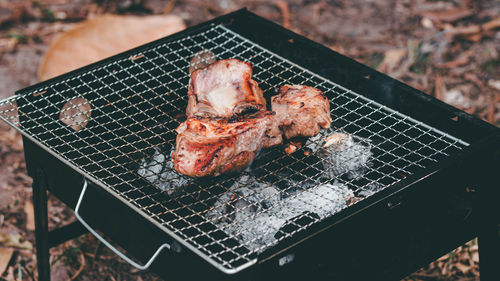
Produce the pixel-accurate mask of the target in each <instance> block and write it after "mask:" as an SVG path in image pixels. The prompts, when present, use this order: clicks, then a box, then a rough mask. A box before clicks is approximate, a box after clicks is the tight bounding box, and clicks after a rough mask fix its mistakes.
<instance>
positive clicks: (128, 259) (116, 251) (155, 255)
mask: <svg viewBox="0 0 500 281" xmlns="http://www.w3.org/2000/svg"><path fill="white" fill-rule="evenodd" d="M86 190H87V180H86V179H84V180H83V188H82V192H81V193H80V197H79V198H78V203H76V207H75V216H76V218H77V219H78V220H79V221H80V223H81V224H83V226H85V228H87V230H88V231H89V232H90V233H92V235H94V236H95V237H97V239H99V240H100V241H101V242H102V243H103V244H104V245H106V246H107V247H108V248H109V249H111V251H113V252H115V254H117V255H118V256H119V257H120V258H122V259H124V260H125V261H126V262H128V263H129V264H130V265H132V266H133V267H135V268H137V269H139V270H144V269H147V268H148V267H149V266H150V265H151V264H152V263H153V261H154V260H155V259H156V257H157V256H158V255H159V254H160V252H161V250H163V249H164V248H167V249H170V245H169V244H167V243H165V244H163V245H161V246H160V247H159V248H158V250H156V252H155V253H154V254H153V256H151V258H150V259H149V261H148V262H147V263H146V264H144V265H140V264H138V263H136V262H134V261H133V260H131V259H130V258H129V257H127V256H125V254H123V253H122V252H120V251H118V250H117V249H116V248H115V247H114V246H113V245H111V244H110V243H109V242H108V241H106V240H105V239H104V238H103V237H102V236H101V235H99V234H98V233H97V232H96V231H95V230H94V229H93V228H92V227H91V226H90V225H88V224H87V223H86V222H85V221H84V220H83V219H82V217H80V214H78V210H79V209H80V204H81V203H82V199H83V195H85V191H86Z"/></svg>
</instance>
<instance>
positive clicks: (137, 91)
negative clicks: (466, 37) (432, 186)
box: [0, 25, 468, 272]
mask: <svg viewBox="0 0 500 281" xmlns="http://www.w3.org/2000/svg"><path fill="white" fill-rule="evenodd" d="M201 50H209V51H210V52H212V53H213V54H215V56H216V57H217V58H218V59H224V58H238V59H241V60H244V61H248V62H250V63H251V64H252V65H253V70H254V76H253V77H254V79H255V80H256V81H257V82H258V83H259V85H260V87H261V88H262V90H263V91H264V92H265V93H266V94H265V95H266V96H267V97H269V96H270V95H272V94H274V89H276V88H279V86H281V85H283V84H306V85H310V86H313V87H316V88H319V89H320V90H322V91H323V92H324V93H325V94H326V95H327V97H328V98H329V100H330V102H331V109H332V117H333V120H334V122H333V124H332V129H331V130H329V131H324V132H322V134H320V135H318V136H317V137H313V138H311V139H309V140H308V141H307V142H306V143H305V144H304V146H303V147H299V148H298V149H297V151H295V152H294V153H291V154H287V153H285V152H283V148H282V147H279V148H273V149H268V150H265V151H262V152H261V154H260V156H259V158H258V159H257V160H256V161H255V162H254V163H253V164H252V167H251V168H250V170H247V171H245V172H242V173H237V174H230V175H222V176H220V177H217V178H205V179H189V178H186V177H183V176H180V175H178V174H176V173H174V172H172V170H171V168H172V167H171V162H170V163H169V155H170V151H171V149H172V148H173V147H174V146H175V137H176V134H175V131H174V129H175V128H176V127H177V126H178V124H179V123H180V122H181V121H182V119H183V118H185V116H184V111H185V107H186V104H187V99H186V97H187V87H188V82H189V73H188V68H189V66H190V61H191V58H192V57H193V56H194V55H195V54H196V53H197V52H199V51H201ZM61 112H62V113H61ZM61 114H63V115H61ZM0 115H1V118H2V119H3V120H5V121H6V122H8V123H9V124H10V125H12V126H14V127H16V128H17V129H18V130H19V131H20V132H21V133H23V134H24V135H26V136H28V137H29V138H30V139H32V140H33V141H35V142H36V143H38V144H39V145H41V146H42V147H43V148H45V149H46V150H48V151H49V152H51V153H52V154H54V155H56V156H57V157H59V158H60V159H61V160H63V161H65V162H66V163H67V164H68V165H70V166H72V167H73V168H75V169H76V170H77V171H79V172H81V173H82V174H83V175H85V176H86V177H88V178H89V179H92V180H93V181H94V182H95V183H97V184H99V185H100V186H101V187H103V188H105V189H106V190H108V191H110V192H111V193H112V194H113V195H115V196H117V197H119V198H121V199H122V200H125V201H126V202H130V203H131V206H132V207H133V208H135V209H136V210H137V211H138V212H139V213H141V214H142V215H144V216H146V217H147V218H149V219H150V220H152V221H153V222H154V223H155V224H156V225H157V226H159V227H160V228H162V229H163V230H165V231H166V232H167V233H169V234H170V235H172V236H174V237H175V238H177V239H178V240H179V241H180V242H181V243H182V244H184V245H186V246H187V247H189V248H190V249H192V250H193V251H195V252H196V253H198V254H199V255H200V256H202V257H203V258H204V259H206V260H207V261H209V262H211V263H212V264H214V265H215V266H217V267H218V268H220V269H221V270H224V271H226V272H229V271H231V270H233V272H234V271H238V270H240V269H242V268H244V267H245V266H247V265H249V264H251V263H252V262H254V261H255V258H256V256H257V254H258V253H260V252H262V251H263V250H265V249H267V248H269V247H270V246H272V245H275V244H276V243H278V242H279V241H281V240H284V239H286V238H289V237H291V236H293V235H294V234H296V233H297V232H299V231H303V230H305V229H307V228H308V227H309V226H311V225H313V224H315V223H317V222H318V221H320V220H323V219H324V218H326V217H328V216H330V215H332V214H333V213H336V212H338V211H340V210H341V209H343V208H346V207H348V206H349V205H351V204H355V202H356V201H360V200H363V198H366V197H369V196H370V195H371V194H373V193H375V192H377V191H378V190H381V189H383V188H386V187H387V186H390V185H393V184H394V183H396V182H399V181H401V180H403V179H404V178H406V177H408V176H409V175H411V174H414V173H415V172H417V171H419V170H422V169H424V168H426V167H429V165H432V164H433V163H436V162H438V161H440V160H442V159H444V158H446V157H447V156H449V155H451V154H453V153H454V152H456V151H459V150H460V149H462V148H463V147H465V146H467V145H468V144H467V143H465V142H463V141H461V140H459V139H456V138H454V137H452V136H450V135H447V134H446V133H443V132H441V131H438V130H436V129H434V128H431V127H429V126H427V125H425V124H423V123H421V122H419V121H416V120H414V119H412V118H410V117H408V116H405V115H403V114H400V113H398V112H395V111H393V110H391V109H389V108H387V107H385V106H382V105H380V104H378V103H376V102H373V101H371V100H369V99H367V98H365V97H363V96H361V95H358V94H356V93H354V92H352V91H350V90H348V89H345V88H343V87H342V86H340V85H338V84H335V83H334V82H332V81H329V80H327V79H324V78H322V77H320V76H318V75H316V74H314V73H312V72H310V71H308V70H306V69H304V68H302V67H300V66H298V65H296V64H294V63H292V62H290V61H288V60H286V59H283V58H282V57H280V56H279V55H276V54H274V53H272V52H270V51H268V50H266V49H264V48H262V47H260V46H258V45H256V44H255V43H253V42H251V41H249V40H247V39H246V38H244V37H242V36H240V35H238V34H236V33H234V32H233V31H231V30H229V29H227V28H225V27H223V26H221V25H209V26H207V27H205V28H202V29H201V30H200V31H198V32H196V33H192V34H190V35H189V36H187V37H184V38H181V39H178V40H175V41H170V42H159V43H157V44H156V45H154V46H152V47H150V48H146V49H142V51H141V52H140V53H137V54H136V55H134V56H130V57H128V56H126V57H125V56H122V57H121V58H119V59H116V60H114V61H112V62H109V63H106V64H104V65H100V66H98V67H95V68H93V69H91V70H88V71H85V72H83V73H79V74H77V75H73V76H70V77H68V78H66V79H63V80H57V81H54V82H53V83H50V84H47V85H45V86H42V87H40V88H38V89H35V90H32V91H29V92H26V91H25V92H22V93H20V94H18V95H17V96H13V97H11V98H8V99H6V100H4V101H2V102H1V103H0ZM60 116H63V117H64V118H66V119H69V120H70V121H71V120H73V122H76V123H75V124H72V125H70V126H68V125H66V124H65V123H64V121H62V122H61V120H60V119H61V117H60ZM76 119H78V120H77V121H75V120H76ZM72 127H73V128H72ZM75 128H76V129H77V130H76V131H75V130H74V129H75ZM332 136H333V137H334V140H335V141H334V145H333V146H331V148H328V147H327V148H325V144H326V143H327V142H328V141H329V140H331V139H332ZM169 165H170V166H169ZM319 202H322V203H321V204H320V203H319ZM332 206H334V207H332ZM259 221H261V222H260V224H259ZM250 222H251V224H249V223H250Z"/></svg>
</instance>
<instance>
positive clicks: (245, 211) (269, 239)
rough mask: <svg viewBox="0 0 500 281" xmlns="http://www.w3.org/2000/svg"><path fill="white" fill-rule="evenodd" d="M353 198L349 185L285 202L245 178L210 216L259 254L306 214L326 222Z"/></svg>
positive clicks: (263, 185)
mask: <svg viewBox="0 0 500 281" xmlns="http://www.w3.org/2000/svg"><path fill="white" fill-rule="evenodd" d="M353 196H354V194H353V192H352V191H351V190H350V189H348V188H347V187H346V186H345V185H342V184H336V185H332V184H323V185H318V186H315V187H312V188H310V189H307V190H301V191H296V192H295V193H294V194H293V195H291V196H290V195H289V197H286V198H284V197H282V196H281V192H280V190H279V189H277V188H276V187H274V186H271V185H269V184H267V183H263V182H260V181H258V180H257V179H256V178H255V177H253V176H251V175H248V174H245V175H243V176H241V177H240V178H239V179H238V180H237V181H235V183H234V184H233V185H232V186H231V188H230V191H229V192H226V193H224V194H223V195H222V196H221V197H219V199H218V200H217V202H216V203H215V204H214V206H213V208H212V209H211V210H210V211H209V212H208V213H207V214H206V216H207V218H208V219H209V220H211V221H212V222H213V223H215V224H216V225H218V226H219V227H220V228H221V229H223V230H224V231H225V232H226V233H227V234H228V235H229V236H232V237H235V238H236V239H238V240H239V241H240V243H242V244H243V245H245V246H246V247H247V248H248V249H249V250H251V251H257V252H259V251H262V250H264V249H265V248H266V247H268V246H271V245H274V244H276V243H277V242H278V240H277V239H276V237H275V236H276V234H277V233H278V231H279V230H280V228H281V227H283V226H284V225H285V224H286V223H287V222H288V221H290V220H292V219H293V218H296V217H298V216H300V215H302V214H303V213H305V212H310V213H314V214H316V215H318V217H319V218H320V219H322V218H325V217H327V216H328V215H330V214H333V213H335V212H337V211H339V210H341V209H342V208H344V207H345V206H346V205H347V200H348V199H350V198H352V197H353Z"/></svg>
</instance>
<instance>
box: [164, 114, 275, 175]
mask: <svg viewBox="0 0 500 281" xmlns="http://www.w3.org/2000/svg"><path fill="white" fill-rule="evenodd" d="M273 117H274V114H273V113H272V112H269V111H262V112H258V113H254V114H251V115H247V116H245V117H240V118H234V119H228V118H201V117H191V118H188V119H187V120H186V121H185V122H183V123H182V124H181V125H180V126H179V127H178V128H177V132H178V136H177V140H176V148H175V151H174V153H173V155H172V159H173V162H174V168H175V170H176V171H178V172H179V173H181V174H184V175H188V176H191V177H203V176H208V175H212V176H216V175H219V174H221V173H225V172H229V171H238V170H241V169H243V168H245V167H246V166H248V165H249V164H250V163H251V162H252V161H253V159H254V158H255V156H256V155H257V153H258V152H259V151H260V149H261V148H262V147H263V146H264V145H265V143H266V141H265V140H266V139H269V137H268V136H267V135H270V134H271V133H270V132H269V128H270V127H272V126H271V124H272V123H273V122H274V118H273Z"/></svg>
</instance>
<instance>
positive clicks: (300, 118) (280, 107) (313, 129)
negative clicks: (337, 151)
mask: <svg viewBox="0 0 500 281" xmlns="http://www.w3.org/2000/svg"><path fill="white" fill-rule="evenodd" d="M271 106H272V110H273V111H274V112H276V120H277V122H278V124H279V127H280V128H281V130H282V131H283V134H284V135H285V137H286V138H287V139H290V138H293V137H298V136H304V137H310V136H314V135H316V134H317V133H319V131H320V130H321V128H323V129H327V128H329V127H330V124H331V123H332V118H331V116H330V103H329V101H328V98H327V97H326V96H325V95H324V94H323V92H321V91H320V90H318V89H316V88H313V87H309V86H304V85H285V86H282V87H281V93H280V94H279V95H276V96H273V97H272V98H271Z"/></svg>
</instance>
